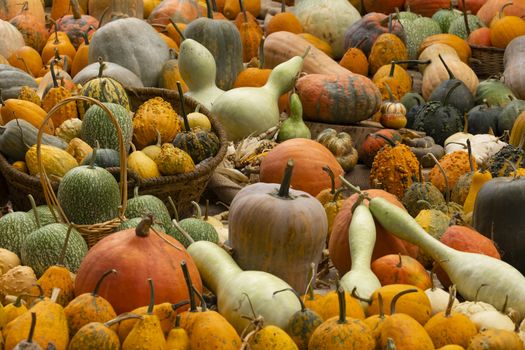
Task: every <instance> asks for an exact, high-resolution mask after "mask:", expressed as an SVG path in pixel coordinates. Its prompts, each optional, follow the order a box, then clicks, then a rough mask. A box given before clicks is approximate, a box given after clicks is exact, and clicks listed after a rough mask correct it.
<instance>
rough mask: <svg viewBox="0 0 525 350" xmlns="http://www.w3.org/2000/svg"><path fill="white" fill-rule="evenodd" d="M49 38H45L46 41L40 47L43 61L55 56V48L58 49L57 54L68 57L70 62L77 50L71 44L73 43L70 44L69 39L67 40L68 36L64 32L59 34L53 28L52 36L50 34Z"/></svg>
mask: <svg viewBox="0 0 525 350" xmlns="http://www.w3.org/2000/svg"><path fill="white" fill-rule="evenodd" d="M55 27H56V26H55ZM62 33H63V32H62ZM51 38H53V39H51ZM50 39H51V40H49V39H48V40H47V43H46V44H45V45H44V48H43V49H42V61H43V62H49V60H51V59H52V58H53V57H55V54H56V53H55V49H57V50H58V54H59V55H66V56H68V57H69V60H70V62H71V61H73V59H74V58H75V54H76V53H77V50H75V47H74V46H73V44H71V41H69V38H68V37H67V35H66V34H65V33H64V34H63V35H60V36H59V35H58V32H57V31H56V30H55V33H54V34H53V35H52V36H50Z"/></svg>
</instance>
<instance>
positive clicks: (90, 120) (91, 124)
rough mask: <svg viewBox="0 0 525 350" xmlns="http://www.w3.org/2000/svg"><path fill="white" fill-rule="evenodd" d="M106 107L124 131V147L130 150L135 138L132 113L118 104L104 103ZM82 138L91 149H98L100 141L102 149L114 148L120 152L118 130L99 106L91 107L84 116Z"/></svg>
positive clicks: (81, 129) (81, 130)
mask: <svg viewBox="0 0 525 350" xmlns="http://www.w3.org/2000/svg"><path fill="white" fill-rule="evenodd" d="M104 105H105V106H106V107H108V108H109V110H110V111H111V112H112V113H113V115H114V116H115V118H116V119H117V122H118V124H119V126H120V129H121V131H122V137H123V139H124V147H125V149H126V151H127V150H128V149H129V146H130V143H131V138H132V136H133V121H132V117H131V112H130V111H128V110H127V109H126V108H125V107H122V106H121V105H119V104H116V103H107V102H104ZM80 137H81V138H82V140H84V141H85V142H86V143H87V144H89V145H90V146H91V147H96V141H97V140H98V142H99V145H100V148H112V149H115V150H117V151H118V149H119V148H118V137H117V130H116V129H115V126H114V125H113V123H112V122H111V119H110V117H109V116H108V115H107V114H106V112H105V111H104V110H103V109H102V108H100V107H99V106H97V105H93V106H91V107H89V109H88V110H87V111H86V114H84V119H83V120H82V127H81V128H80Z"/></svg>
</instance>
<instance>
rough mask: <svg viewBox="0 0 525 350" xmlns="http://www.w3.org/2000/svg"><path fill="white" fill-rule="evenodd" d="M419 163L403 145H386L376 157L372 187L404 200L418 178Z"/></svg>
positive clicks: (372, 172) (371, 179) (373, 165)
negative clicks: (407, 191)
mask: <svg viewBox="0 0 525 350" xmlns="http://www.w3.org/2000/svg"><path fill="white" fill-rule="evenodd" d="M418 171H419V161H418V160H417V158H416V156H415V155H414V154H413V153H412V151H410V148H408V146H406V145H403V144H397V145H391V146H390V145H386V146H385V147H383V148H382V149H381V150H380V151H379V152H378V153H377V154H376V156H375V158H374V163H373V164H372V169H371V170H370V178H369V181H370V185H371V186H372V187H373V188H382V189H384V190H386V191H387V192H390V193H392V194H394V195H396V196H397V197H398V198H402V197H403V194H404V193H405V190H406V189H407V188H409V187H410V185H412V182H413V177H414V178H415V177H417V173H418Z"/></svg>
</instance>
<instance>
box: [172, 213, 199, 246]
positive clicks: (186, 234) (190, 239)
mask: <svg viewBox="0 0 525 350" xmlns="http://www.w3.org/2000/svg"><path fill="white" fill-rule="evenodd" d="M171 223H172V224H173V226H175V228H176V229H177V230H179V232H180V233H181V234H182V235H183V236H184V238H186V239H187V240H188V241H189V242H190V245H191V244H193V243H195V240H194V239H193V237H191V236H190V234H189V233H188V232H187V231H186V230H185V229H183V228H182V227H181V226H180V225H179V223H178V222H177V221H176V220H175V219H173V220H171Z"/></svg>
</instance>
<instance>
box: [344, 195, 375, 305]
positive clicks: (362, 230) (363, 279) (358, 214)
mask: <svg viewBox="0 0 525 350" xmlns="http://www.w3.org/2000/svg"><path fill="white" fill-rule="evenodd" d="M375 242H376V226H375V222H374V218H373V217H372V214H371V213H370V210H369V209H368V207H367V206H366V205H364V204H362V203H361V204H359V205H358V206H357V207H356V208H355V210H354V212H353V214H352V221H351V222H350V226H349V227H348V244H349V246H350V257H351V259H352V268H351V269H350V271H348V272H347V273H345V275H344V276H343V278H341V282H340V284H341V286H342V287H343V289H344V290H346V291H347V292H349V293H357V295H359V297H361V298H363V300H365V299H370V298H371V296H372V293H373V292H374V291H375V290H376V289H378V288H380V287H381V282H379V279H378V278H377V276H376V275H375V274H374V272H373V271H372V269H371V268H370V262H371V261H372V252H373V250H374V245H375ZM354 289H355V291H354ZM361 305H362V306H363V308H364V310H365V311H366V309H367V308H368V305H369V304H368V303H367V302H365V301H362V302H361Z"/></svg>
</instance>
